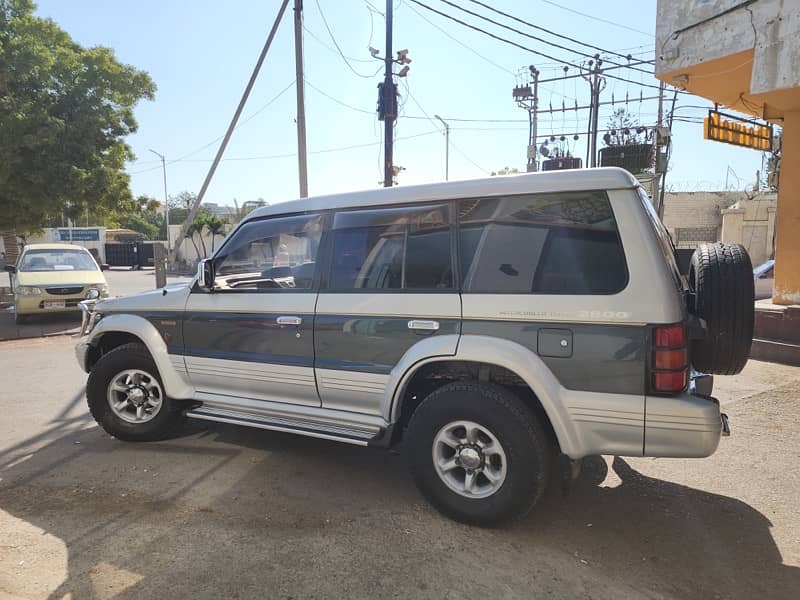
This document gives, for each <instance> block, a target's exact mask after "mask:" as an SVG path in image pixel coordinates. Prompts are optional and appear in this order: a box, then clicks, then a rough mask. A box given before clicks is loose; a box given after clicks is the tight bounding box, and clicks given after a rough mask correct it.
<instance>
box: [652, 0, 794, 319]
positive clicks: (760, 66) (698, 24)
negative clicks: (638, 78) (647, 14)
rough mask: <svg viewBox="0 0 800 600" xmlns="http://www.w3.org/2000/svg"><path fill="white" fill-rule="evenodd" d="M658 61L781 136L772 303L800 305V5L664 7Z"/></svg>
mask: <svg viewBox="0 0 800 600" xmlns="http://www.w3.org/2000/svg"><path fill="white" fill-rule="evenodd" d="M655 53H656V77H658V78H659V79H660V80H661V81H663V82H665V83H667V84H670V85H674V86H677V87H679V88H682V89H685V90H688V91H690V92H692V93H693V94H697V95H699V96H702V97H704V98H707V99H709V100H711V101H713V102H716V103H719V104H720V107H721V109H723V108H727V109H729V110H733V111H736V112H739V113H744V114H749V115H752V116H754V117H758V118H761V119H764V120H766V121H769V122H771V123H773V124H775V125H779V126H780V127H781V128H782V147H781V171H780V182H779V188H778V198H779V201H778V206H777V231H776V233H775V239H776V249H775V260H776V264H775V294H774V296H773V301H774V302H775V303H776V304H800V235H798V232H800V2H797V1H787V0H658V12H657V22H656V47H655ZM699 135H700V134H699ZM733 214H736V213H733Z"/></svg>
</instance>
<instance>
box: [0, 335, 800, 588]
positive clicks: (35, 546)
mask: <svg viewBox="0 0 800 600" xmlns="http://www.w3.org/2000/svg"><path fill="white" fill-rule="evenodd" d="M71 344H72V341H71V340H69V339H68V338H63V337H61V338H47V339H35V340H24V341H17V342H6V343H3V344H0V380H1V381H2V385H0V408H2V413H0V414H2V418H0V598H3V599H4V598H58V599H61V598H71V599H83V598H162V597H164V596H166V595H168V596H169V597H172V598H283V599H288V598H296V599H299V598H453V599H456V598H458V599H464V598H501V599H503V598H537V599H538V598H598V599H599V598H608V599H615V600H617V599H619V598H650V599H660V598H670V599H671V598H675V599H677V598H681V599H684V598H690V599H694V598H696V599H703V600H707V599H712V598H743V599H744V598H747V599H752V598H760V599H764V598H785V599H796V598H798V597H800V511H799V510H798V506H797V505H798V499H799V498H800V442H798V437H797V427H798V423H800V402H798V387H800V369H798V368H793V367H782V366H778V365H769V364H766V363H757V362H751V363H750V365H748V367H747V369H746V370H745V372H744V373H743V374H742V375H739V376H736V377H731V378H720V379H719V380H718V384H717V395H718V396H719V397H720V399H721V400H722V403H723V405H724V406H725V410H726V412H727V413H728V414H729V415H730V417H731V425H732V429H733V435H732V436H731V437H730V438H728V439H724V440H722V443H721V445H720V449H719V451H718V452H717V453H716V454H715V455H714V456H713V457H711V458H709V459H704V460H665V459H642V458H638V459H631V458H614V457H602V458H596V459H591V460H588V461H587V464H586V468H585V469H584V472H583V474H582V475H581V477H580V479H579V480H578V482H577V484H576V485H575V487H574V489H573V490H572V492H571V493H570V494H569V495H568V496H566V497H565V496H563V495H562V494H561V493H560V491H559V490H558V489H557V486H553V487H552V488H551V490H550V493H549V494H548V495H547V497H546V498H545V500H544V502H543V503H542V504H541V505H540V506H539V507H538V508H537V509H535V511H534V512H533V513H532V514H531V515H530V516H529V517H527V518H526V519H524V520H523V521H521V522H519V523H517V524H515V525H513V526H511V527H507V528H504V529H494V530H491V529H477V528H473V527H468V526H465V525H460V524H457V523H454V522H452V521H449V520H447V519H445V518H444V517H442V516H440V515H439V514H438V513H436V512H435V511H433V510H432V509H431V508H430V507H429V506H428V505H427V504H426V503H425V501H424V500H423V499H422V497H421V496H420V495H419V493H418V492H417V491H416V489H415V488H414V485H413V483H412V481H411V479H410V477H409V476H408V474H407V470H406V467H405V464H404V462H403V457H402V455H397V454H389V453H386V452H383V451H378V450H365V449H362V448H358V447H351V446H347V445H343V444H336V443H333V442H326V441H322V440H315V439H307V438H302V437H296V436H291V435H288V434H278V433H270V432H263V431H256V430H248V429H243V428H238V427H234V426H225V425H217V424H206V423H202V422H197V423H192V424H191V425H190V426H189V427H187V429H186V431H185V434H184V435H183V436H182V437H180V438H178V439H174V440H171V441H169V442H163V443H153V444H127V443H124V442H120V441H117V440H115V439H113V438H110V437H109V436H107V435H106V434H105V433H104V432H102V431H101V430H100V429H98V428H97V427H96V426H95V425H94V423H93V422H92V421H91V420H90V419H89V417H88V415H87V414H86V409H85V401H84V398H83V387H82V386H83V383H84V378H85V376H84V374H83V373H82V372H81V371H80V370H79V369H78V367H77V366H76V365H75V361H74V358H73V356H72V349H71Z"/></svg>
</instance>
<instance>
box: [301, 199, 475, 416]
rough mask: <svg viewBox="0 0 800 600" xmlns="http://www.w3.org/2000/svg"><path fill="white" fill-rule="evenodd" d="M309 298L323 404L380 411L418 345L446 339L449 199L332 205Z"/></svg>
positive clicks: (455, 311)
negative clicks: (393, 376) (325, 258)
mask: <svg viewBox="0 0 800 600" xmlns="http://www.w3.org/2000/svg"><path fill="white" fill-rule="evenodd" d="M331 229H332V230H331V235H330V244H329V246H328V247H329V248H330V266H329V268H328V269H326V273H325V275H324V276H323V285H322V289H321V290H320V294H319V299H318V301H317V311H316V321H315V328H314V344H315V348H316V360H315V372H316V376H317V384H318V386H319V393H320V397H321V399H322V406H323V407H326V408H333V409H339V410H347V411H355V412H359V413H366V414H374V415H379V414H380V409H381V400H382V398H383V393H384V390H385V387H386V384H387V381H388V379H389V373H390V372H391V371H392V369H393V368H394V366H395V365H396V364H397V362H398V361H399V360H400V359H401V357H402V356H403V355H404V354H405V353H406V351H407V350H408V349H409V348H411V347H412V346H413V345H414V344H416V343H417V342H419V341H421V340H424V339H426V338H429V337H431V336H442V335H447V334H456V335H452V338H451V341H450V342H448V343H449V344H450V345H449V346H448V347H447V348H445V350H444V351H445V352H446V353H449V354H455V351H456V345H457V344H456V340H457V334H458V333H459V332H460V323H461V298H460V296H459V294H458V291H457V290H456V289H455V287H454V281H455V278H454V275H453V274H454V261H453V252H452V247H453V244H452V231H451V210H450V206H449V205H448V203H446V202H445V203H438V204H431V205H415V206H411V207H390V208H371V209H359V210H346V211H338V212H336V213H335V214H334V215H333V221H332V228H331Z"/></svg>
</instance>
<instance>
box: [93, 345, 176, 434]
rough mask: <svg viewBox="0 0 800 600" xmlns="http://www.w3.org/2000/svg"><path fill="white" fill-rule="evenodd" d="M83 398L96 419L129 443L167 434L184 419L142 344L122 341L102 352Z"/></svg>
mask: <svg viewBox="0 0 800 600" xmlns="http://www.w3.org/2000/svg"><path fill="white" fill-rule="evenodd" d="M86 400H87V402H88V404H89V410H90V411H91V413H92V416H93V417H94V419H95V421H97V423H98V424H99V425H100V426H101V427H102V428H103V429H105V430H106V432H107V433H109V434H110V435H113V436H114V437H115V438H118V439H121V440H125V441H128V442H145V441H153V440H160V439H164V438H166V437H169V436H170V435H171V434H172V433H174V432H175V430H176V429H177V427H178V426H179V425H180V423H181V421H182V419H183V416H182V415H181V413H180V406H178V405H177V403H176V402H175V401H173V400H171V399H170V398H168V397H167V396H166V394H165V393H164V385H163V383H162V382H161V377H160V376H159V374H158V369H157V368H156V364H155V362H153V359H152V357H151V356H150V353H149V352H148V351H147V348H146V347H145V346H143V345H142V344H125V345H123V346H119V347H118V348H114V349H113V350H112V351H111V352H109V353H107V354H104V355H103V357H102V358H100V360H99V361H97V364H95V365H94V367H92V372H91V373H90V374H89V381H88V382H87V384H86Z"/></svg>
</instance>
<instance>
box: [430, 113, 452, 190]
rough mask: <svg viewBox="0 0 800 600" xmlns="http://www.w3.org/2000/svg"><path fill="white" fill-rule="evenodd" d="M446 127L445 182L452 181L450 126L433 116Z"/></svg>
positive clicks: (438, 117) (440, 118) (437, 116)
mask: <svg viewBox="0 0 800 600" xmlns="http://www.w3.org/2000/svg"><path fill="white" fill-rule="evenodd" d="M433 116H434V117H436V118H437V119H439V120H440V121H441V122H442V125H444V180H445V181H450V125H448V124H447V121H445V120H444V119H443V118H442V117H440V116H439V115H433Z"/></svg>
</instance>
